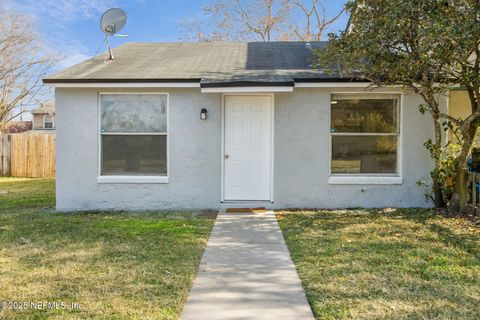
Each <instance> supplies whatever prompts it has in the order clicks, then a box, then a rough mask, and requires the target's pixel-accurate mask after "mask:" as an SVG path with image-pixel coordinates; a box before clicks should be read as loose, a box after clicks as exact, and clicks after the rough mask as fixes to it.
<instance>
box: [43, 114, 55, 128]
mask: <svg viewBox="0 0 480 320" xmlns="http://www.w3.org/2000/svg"><path fill="white" fill-rule="evenodd" d="M47 117H50V119H51V121H45V118H47ZM53 118H54V116H53V115H49V114H44V115H43V129H45V130H54V129H55V120H54V119H53ZM46 122H51V123H52V127H51V128H47V127H45V123H46Z"/></svg>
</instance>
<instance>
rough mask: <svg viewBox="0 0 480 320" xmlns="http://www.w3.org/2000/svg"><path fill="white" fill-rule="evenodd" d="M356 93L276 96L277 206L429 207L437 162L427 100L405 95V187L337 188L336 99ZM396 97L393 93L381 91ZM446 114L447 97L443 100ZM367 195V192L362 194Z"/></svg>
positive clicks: (307, 92) (305, 91) (302, 91)
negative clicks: (333, 179)
mask: <svg viewBox="0 0 480 320" xmlns="http://www.w3.org/2000/svg"><path fill="white" fill-rule="evenodd" d="M357 91H358V90H352V89H333V90H332V89H306V88H305V89H295V91H294V92H293V93H279V94H276V96H275V182H274V188H275V189H274V194H275V199H274V200H275V207H277V208H285V207H302V208H351V207H425V206H430V205H431V204H430V203H428V202H427V201H426V200H425V196H424V190H422V189H421V188H420V187H418V186H417V185H416V182H417V181H419V180H426V181H429V179H430V178H429V171H430V169H431V165H432V161H431V159H430V155H429V154H428V152H427V150H426V149H425V147H424V146H423V143H424V141H425V140H427V139H428V138H433V125H432V121H431V118H430V116H429V115H421V114H420V112H419V111H418V106H419V105H420V104H422V98H421V97H420V96H418V95H414V94H405V95H403V97H402V99H403V103H402V108H401V119H400V120H401V129H400V130H401V145H402V147H401V150H400V152H401V160H400V165H401V175H402V177H403V183H402V184H400V185H332V184H329V183H328V178H329V175H330V167H329V166H330V156H331V155H330V154H331V150H330V95H331V93H332V92H336V93H340V92H357ZM379 91H384V92H390V91H392V90H379ZM441 101H442V105H443V108H445V109H446V98H442V99H441ZM362 190H364V191H362Z"/></svg>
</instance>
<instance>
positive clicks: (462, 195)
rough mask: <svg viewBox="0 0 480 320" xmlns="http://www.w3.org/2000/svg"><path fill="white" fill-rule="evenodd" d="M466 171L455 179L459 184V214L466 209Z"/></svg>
mask: <svg viewBox="0 0 480 320" xmlns="http://www.w3.org/2000/svg"><path fill="white" fill-rule="evenodd" d="M467 179H468V170H467V169H466V168H465V169H463V170H462V171H461V173H460V174H459V177H458V179H457V181H458V183H459V189H458V193H459V194H458V195H459V199H458V200H459V205H460V212H461V213H462V212H465V210H466V209H467V207H468V203H467V202H468V182H469V181H468V180H467Z"/></svg>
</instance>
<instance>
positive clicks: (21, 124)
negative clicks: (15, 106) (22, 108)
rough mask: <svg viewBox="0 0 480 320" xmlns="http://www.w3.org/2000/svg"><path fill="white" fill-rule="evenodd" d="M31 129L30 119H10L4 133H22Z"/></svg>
mask: <svg viewBox="0 0 480 320" xmlns="http://www.w3.org/2000/svg"><path fill="white" fill-rule="evenodd" d="M29 130H32V121H12V122H10V123H9V124H8V126H7V129H6V133H7V134H11V133H22V132H27V131H29Z"/></svg>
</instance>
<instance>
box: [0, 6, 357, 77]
mask: <svg viewBox="0 0 480 320" xmlns="http://www.w3.org/2000/svg"><path fill="white" fill-rule="evenodd" d="M210 2H211V1H208V0H175V1H173V0H155V1H153V0H152V1H151V0H129V1H127V0H103V1H101V0H76V1H73V0H72V1H62V0H0V5H1V6H2V7H3V6H5V7H9V8H12V9H14V10H17V11H20V12H23V13H26V14H28V15H29V16H31V18H32V19H33V20H34V21H35V22H36V24H37V25H38V31H39V32H40V34H41V36H42V39H43V41H44V44H45V45H46V46H47V47H48V48H49V49H51V50H52V51H53V52H55V53H57V54H59V55H61V56H65V57H66V58H65V59H64V60H63V61H62V62H60V63H59V65H58V66H57V68H56V69H57V70H58V69H62V68H65V67H67V66H70V65H72V64H75V63H78V62H80V61H82V60H85V59H87V58H88V57H90V56H92V55H93V54H94V53H95V52H96V51H97V49H98V48H99V46H100V45H101V43H102V41H103V40H104V35H103V33H102V32H101V31H100V29H99V19H100V17H101V15H102V13H103V12H104V11H105V10H106V9H108V8H111V7H119V8H122V9H123V10H125V11H126V13H127V15H128V21H127V24H126V26H125V28H124V29H123V30H122V32H121V33H124V34H128V35H129V38H128V39H124V38H113V39H112V44H113V46H114V47H115V46H117V45H120V44H122V43H125V42H127V41H147V42H148V41H156V42H157V41H180V40H181V38H182V28H181V26H180V25H181V23H182V21H189V20H197V21H201V20H202V19H204V16H203V13H202V8H203V7H204V6H205V5H206V4H208V3H210ZM344 2H345V1H344V0H324V1H323V3H324V4H325V6H326V9H327V13H329V14H332V15H333V14H335V13H337V12H339V11H340V9H341V8H342V7H343V4H344ZM347 20H348V18H347V17H346V16H345V15H344V16H342V17H341V19H339V20H338V21H337V23H336V24H335V26H333V30H338V29H343V28H344V27H345V25H346V22H347ZM104 50H105V46H103V47H101V48H100V51H104Z"/></svg>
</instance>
